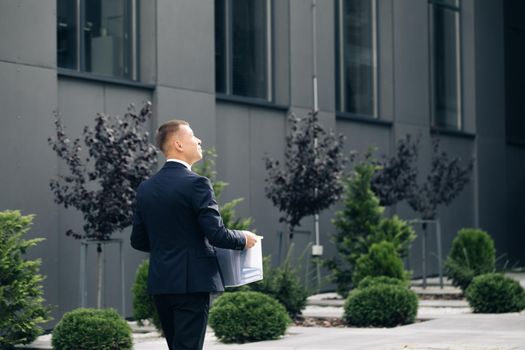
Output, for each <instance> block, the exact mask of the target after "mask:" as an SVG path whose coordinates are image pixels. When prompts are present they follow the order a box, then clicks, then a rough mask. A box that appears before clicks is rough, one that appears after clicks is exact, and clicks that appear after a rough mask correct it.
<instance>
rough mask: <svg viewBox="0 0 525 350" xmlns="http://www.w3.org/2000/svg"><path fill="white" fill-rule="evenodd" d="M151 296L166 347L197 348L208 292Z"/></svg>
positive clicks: (203, 329)
mask: <svg viewBox="0 0 525 350" xmlns="http://www.w3.org/2000/svg"><path fill="white" fill-rule="evenodd" d="M153 299H154V300H155V305H156V307H157V312H158V314H159V318H160V323H161V324H162V330H163V331H164V336H165V337H166V342H167V343H168V347H169V348H170V350H201V349H202V345H203V343H204V336H205V335H206V325H207V323H208V310H209V308H210V293H187V294H160V295H154V296H153Z"/></svg>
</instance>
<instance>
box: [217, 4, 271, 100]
mask: <svg viewBox="0 0 525 350" xmlns="http://www.w3.org/2000/svg"><path fill="white" fill-rule="evenodd" d="M223 1H224V6H225V10H224V26H225V28H224V33H225V35H224V37H225V38H224V45H225V50H224V52H225V55H226V58H225V59H224V61H225V62H224V64H225V67H223V69H224V72H225V74H224V75H225V79H226V81H225V91H218V90H217V88H216V89H215V94H216V95H217V96H221V97H223V98H227V97H228V96H231V97H234V98H235V100H238V99H247V100H252V101H257V100H259V101H262V102H263V103H264V102H269V103H273V102H274V97H275V96H274V76H273V74H274V49H275V48H274V30H273V28H274V25H273V23H274V22H273V21H274V16H273V9H274V6H273V0H263V1H265V2H266V74H265V78H266V84H265V85H266V98H262V97H254V96H243V95H236V94H234V93H233V59H232V58H233V44H232V42H233V25H232V18H233V6H232V4H231V3H232V0H223ZM215 6H217V3H216V2H215ZM217 67H218V66H217V60H215V69H217ZM215 77H217V75H216V76H215ZM215 87H217V83H215Z"/></svg>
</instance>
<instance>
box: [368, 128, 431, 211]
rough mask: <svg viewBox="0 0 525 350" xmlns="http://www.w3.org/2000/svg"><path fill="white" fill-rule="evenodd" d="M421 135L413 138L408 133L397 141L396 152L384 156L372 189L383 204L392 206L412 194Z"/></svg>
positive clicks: (380, 161) (373, 179) (416, 172)
mask: <svg viewBox="0 0 525 350" xmlns="http://www.w3.org/2000/svg"><path fill="white" fill-rule="evenodd" d="M420 140H421V135H419V136H418V137H417V138H415V139H413V138H412V135H410V134H406V136H405V138H403V139H401V140H400V141H399V142H398V143H397V148H396V154H395V155H394V156H392V157H387V156H383V158H382V159H381V160H379V161H376V162H375V164H376V165H377V167H376V171H375V173H374V176H373V177H372V182H371V187H372V191H373V192H374V193H375V194H376V195H377V196H378V198H379V201H380V204H381V206H384V207H386V206H390V205H393V204H395V203H397V202H399V201H402V200H403V199H405V198H408V197H409V196H410V192H411V190H412V188H413V187H414V185H415V184H416V181H417V174H418V169H417V164H416V162H417V157H418V150H419V143H420Z"/></svg>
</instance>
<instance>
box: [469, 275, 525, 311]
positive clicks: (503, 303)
mask: <svg viewBox="0 0 525 350" xmlns="http://www.w3.org/2000/svg"><path fill="white" fill-rule="evenodd" d="M465 296H466V297H467V300H468V302H469V304H470V306H471V307H472V309H473V310H474V312H476V313H504V312H519V311H521V310H523V309H525V291H524V290H523V288H522V287H521V286H520V284H519V283H518V282H517V281H515V280H513V279H511V278H509V277H506V276H504V275H502V274H500V273H487V274H484V275H480V276H477V277H475V278H474V279H473V280H472V283H471V284H470V286H469V287H468V288H467V290H466V293H465Z"/></svg>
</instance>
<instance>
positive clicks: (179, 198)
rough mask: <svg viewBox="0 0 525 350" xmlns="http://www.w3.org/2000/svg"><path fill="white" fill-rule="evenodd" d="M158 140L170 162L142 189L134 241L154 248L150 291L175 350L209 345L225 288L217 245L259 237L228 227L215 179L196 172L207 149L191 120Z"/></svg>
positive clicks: (172, 125) (233, 245)
mask: <svg viewBox="0 0 525 350" xmlns="http://www.w3.org/2000/svg"><path fill="white" fill-rule="evenodd" d="M156 142H157V146H158V147H159V148H160V149H161V150H162V152H163V153H164V155H165V156H166V159H167V161H166V164H165V165H164V166H163V167H162V169H160V170H159V172H157V173H156V174H155V175H154V176H152V177H151V178H150V179H148V180H146V181H144V182H143V183H141V184H140V186H139V187H138V189H137V209H136V212H135V216H134V219H133V231H132V233H131V245H132V246H133V247H134V248H135V249H138V250H141V251H144V252H149V253H150V264H149V275H148V292H149V293H150V294H151V295H153V299H154V301H155V305H156V307H157V312H158V314H159V318H160V321H161V324H162V329H163V331H164V335H165V336H166V341H167V343H168V346H169V348H170V350H173V349H176V350H182V349H192V350H193V349H202V345H203V342H204V336H205V333H206V324H207V322H208V310H209V301H210V293H211V292H220V291H224V285H223V283H222V279H221V275H220V272H219V267H218V262H217V258H216V255H215V251H214V248H213V246H216V247H220V248H227V249H238V250H241V249H248V248H251V247H253V246H254V245H255V243H256V242H257V237H258V236H256V235H255V234H253V233H251V232H248V231H237V230H228V229H226V228H225V227H224V224H223V222H222V219H221V216H220V214H219V207H218V206H217V202H216V201H215V197H214V194H213V189H212V187H211V186H210V182H209V180H208V179H207V178H205V177H203V176H199V175H197V174H195V173H193V172H192V171H191V165H192V164H193V163H195V162H197V161H199V160H200V159H202V149H201V140H199V139H198V138H197V137H195V135H194V134H193V131H192V129H191V128H190V126H189V124H188V123H187V122H185V121H181V120H172V121H169V122H167V123H165V124H163V125H161V126H160V127H159V129H158V130H157V135H156Z"/></svg>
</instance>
